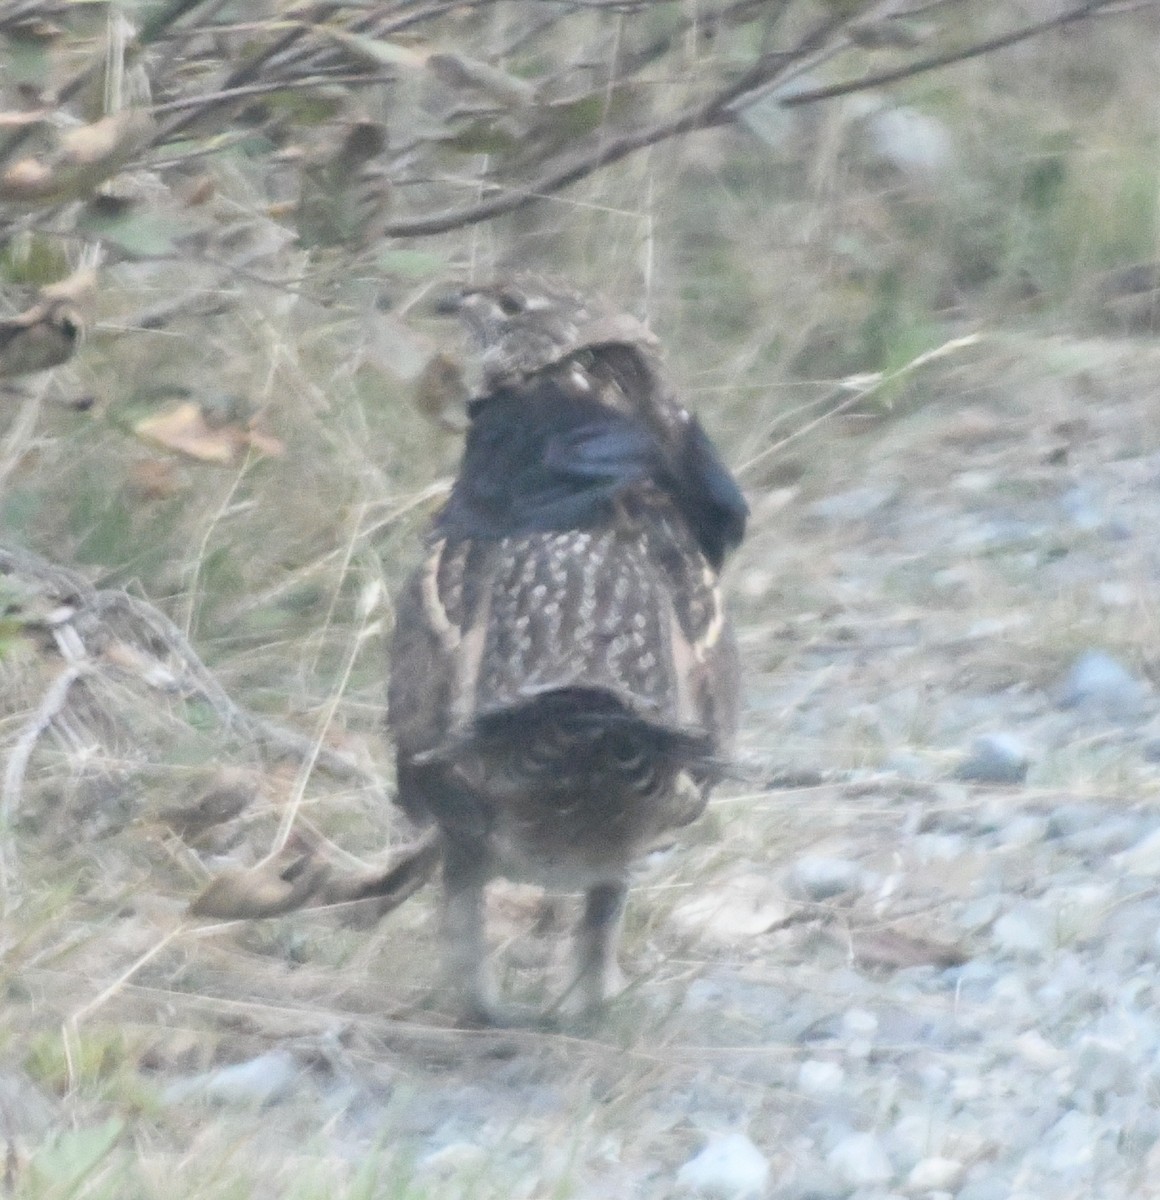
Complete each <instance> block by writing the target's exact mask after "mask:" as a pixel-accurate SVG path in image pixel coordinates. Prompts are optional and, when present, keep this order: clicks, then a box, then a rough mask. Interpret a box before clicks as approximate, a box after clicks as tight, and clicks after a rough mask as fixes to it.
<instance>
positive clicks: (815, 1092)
mask: <svg viewBox="0 0 1160 1200" xmlns="http://www.w3.org/2000/svg"><path fill="white" fill-rule="evenodd" d="M845 1080H846V1072H845V1071H843V1070H842V1068H841V1067H840V1066H839V1065H838V1064H837V1063H833V1062H825V1061H823V1060H822V1059H819V1058H807V1059H806V1061H805V1062H803V1063H802V1065H801V1066H800V1067H798V1088H799V1089H800V1090H801V1091H803V1092H805V1093H806V1095H808V1096H828V1095H832V1094H834V1093H836V1092H838V1091H839V1090H840V1089H841V1087H842V1084H843V1083H844V1082H845Z"/></svg>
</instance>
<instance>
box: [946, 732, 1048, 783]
mask: <svg viewBox="0 0 1160 1200" xmlns="http://www.w3.org/2000/svg"><path fill="white" fill-rule="evenodd" d="M1030 765H1031V759H1030V757H1029V755H1028V753H1027V749H1026V747H1025V746H1024V745H1023V743H1022V742H1021V741H1020V740H1019V739H1018V738H1017V737H1015V736H1014V734H1010V733H985V734H983V736H982V737H978V738H976V739H975V741H974V744H973V745H972V746H971V753H970V754H969V755H968V757H967V758H966V759H964V761H963V762H961V763H960V764H959V766H958V767H957V769H956V770H955V778H956V779H960V780H962V781H963V782H965V783H1022V782H1023V781H1024V779H1026V778H1027V771H1028V768H1029V767H1030Z"/></svg>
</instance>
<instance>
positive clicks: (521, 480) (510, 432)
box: [439, 379, 749, 569]
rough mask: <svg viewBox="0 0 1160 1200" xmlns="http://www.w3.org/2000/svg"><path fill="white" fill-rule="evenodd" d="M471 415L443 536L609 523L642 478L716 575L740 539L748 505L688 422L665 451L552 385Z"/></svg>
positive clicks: (646, 432)
mask: <svg viewBox="0 0 1160 1200" xmlns="http://www.w3.org/2000/svg"><path fill="white" fill-rule="evenodd" d="M470 412H471V418H472V423H471V429H470V431H469V432H468V436H467V445H466V447H465V450H464V456H463V462H462V465H461V467H460V474H459V478H458V479H457V480H456V483H455V487H454V489H453V491H452V493H451V499H450V500H449V501H448V503H447V506H446V508H445V509H444V510H443V513H442V515H441V516H440V518H439V527H440V530H441V531H442V532H444V533H448V534H451V535H453V536H462V537H475V538H502V537H515V536H518V535H520V534H525V533H537V532H551V531H563V530H569V529H589V528H592V527H594V526H596V525H600V524H602V523H603V522H605V521H607V520H609V519H610V518H611V517H612V515H613V511H614V502H615V500H616V498H617V497H618V496H620V495H622V494H623V493H624V492H625V491H627V490H628V489H629V488H632V487H634V486H635V485H638V484H642V483H646V482H647V483H652V484H653V485H654V486H656V487H657V488H659V489H660V490H661V491H663V492H664V493H666V494H667V495H668V496H669V497H670V498H671V499H672V500H673V502H674V503H675V504H676V506H677V508H678V509H679V511H680V512H681V515H682V516H683V517H684V518H685V520H686V521H687V522H688V523H689V526H690V528H691V529H692V531H693V534H694V536H695V537H696V539H697V542H698V544H699V545H700V547H701V550H702V552H703V553H704V555H705V557H706V558H707V559H708V560H709V562H710V563H711V564H712V565H713V567H714V568H715V569H720V567H721V564H722V562H723V560H724V558H725V555H726V553H727V552H728V551H729V550H731V549H733V548H734V547H735V546H736V545H737V544H738V543H739V542H740V541H741V538H742V536H743V534H744V532H745V521H746V517H747V516H748V513H749V509H748V506H747V505H746V503H745V499H744V497H743V496H742V495H741V492H740V490H739V489H738V487H737V484H736V482H735V481H734V479H733V476H732V475H731V474H730V473H729V470H728V468H727V467H726V466H725V464H724V463H722V461H721V459H720V458H719V457H718V455H717V452H716V450H715V449H714V447H713V443H712V442H711V441H710V440H709V438H708V436H707V435H706V433H705V431H704V430H703V429H702V428H701V425H700V423H699V422H698V421H697V419H696V418H695V417H689V420H688V424H687V425H686V432H685V436H684V437H683V439H682V441H681V444H680V445H679V447H678V449H677V451H676V453H675V454H669V453H666V452H665V450H664V449H663V448H662V447H661V445H660V443H659V441H658V439H657V437H656V435H655V434H654V433H653V431H652V430H651V429H649V428H648V427H647V426H646V425H645V424H644V422H643V421H640V420H636V419H633V418H631V417H628V416H626V415H624V414H622V413H618V412H615V411H613V410H612V409H609V408H608V407H607V406H606V405H604V404H601V403H600V402H599V401H598V400H596V399H592V398H585V397H579V398H578V397H577V396H575V395H574V394H572V393H570V392H568V391H567V390H566V389H565V388H564V387H562V386H561V385H560V384H559V383H558V382H556V381H555V380H553V379H538V380H534V381H532V382H531V383H530V384H529V385H528V386H526V387H523V388H520V389H503V390H501V391H498V392H496V393H494V394H492V395H488V396H485V397H481V398H480V399H477V400H475V401H473V402H472V405H471V409H470Z"/></svg>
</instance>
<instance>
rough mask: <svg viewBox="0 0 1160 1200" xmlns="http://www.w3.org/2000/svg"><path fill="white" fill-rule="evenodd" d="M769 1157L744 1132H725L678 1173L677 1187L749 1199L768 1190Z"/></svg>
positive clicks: (727, 1199) (730, 1198)
mask: <svg viewBox="0 0 1160 1200" xmlns="http://www.w3.org/2000/svg"><path fill="white" fill-rule="evenodd" d="M768 1182H769V1160H768V1159H767V1158H766V1157H765V1155H764V1154H762V1153H761V1151H760V1150H758V1148H757V1147H756V1146H755V1145H754V1144H753V1143H752V1142H751V1141H750V1140H749V1138H748V1137H746V1136H745V1134H743V1133H725V1134H721V1135H719V1136H717V1137H715V1138H713V1139H712V1140H711V1141H710V1142H709V1143H708V1145H706V1146H705V1148H704V1149H703V1150H702V1151H701V1152H700V1153H699V1154H697V1155H695V1156H694V1157H693V1158H691V1159H689V1161H688V1162H687V1163H685V1165H684V1166H683V1167H681V1169H680V1170H679V1171H678V1172H677V1187H679V1188H684V1189H685V1190H687V1191H692V1192H696V1193H697V1194H698V1195H700V1196H713V1197H719V1198H720V1200H747V1198H749V1197H757V1196H760V1195H762V1193H763V1192H764V1191H765V1187H766V1184H767V1183H768Z"/></svg>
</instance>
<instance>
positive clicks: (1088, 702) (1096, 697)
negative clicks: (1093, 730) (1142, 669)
mask: <svg viewBox="0 0 1160 1200" xmlns="http://www.w3.org/2000/svg"><path fill="white" fill-rule="evenodd" d="M1147 698H1148V686H1147V684H1145V683H1144V682H1143V681H1142V680H1140V679H1137V678H1136V676H1135V675H1133V674H1132V673H1131V671H1129V670H1128V669H1127V667H1125V666H1124V665H1123V664H1122V663H1120V662H1119V661H1117V660H1116V659H1115V658H1113V657H1112V656H1111V655H1110V654H1107V653H1105V652H1104V651H1103V650H1087V651H1085V652H1084V653H1083V654H1081V655H1080V656H1079V658H1077V659H1076V661H1075V662H1074V663H1073V664H1072V667H1071V670H1070V671H1068V673H1067V677H1066V678H1065V679H1064V681H1063V686H1062V687H1061V689H1060V693H1059V699H1058V703H1059V707H1060V708H1074V709H1076V710H1078V711H1079V712H1080V713H1082V714H1083V715H1084V716H1092V717H1105V718H1107V719H1109V720H1121V721H1122V720H1131V719H1133V718H1136V717H1139V716H1140V715H1141V713H1142V712H1143V710H1144V706H1145V703H1146V701H1147Z"/></svg>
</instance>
